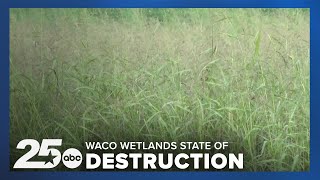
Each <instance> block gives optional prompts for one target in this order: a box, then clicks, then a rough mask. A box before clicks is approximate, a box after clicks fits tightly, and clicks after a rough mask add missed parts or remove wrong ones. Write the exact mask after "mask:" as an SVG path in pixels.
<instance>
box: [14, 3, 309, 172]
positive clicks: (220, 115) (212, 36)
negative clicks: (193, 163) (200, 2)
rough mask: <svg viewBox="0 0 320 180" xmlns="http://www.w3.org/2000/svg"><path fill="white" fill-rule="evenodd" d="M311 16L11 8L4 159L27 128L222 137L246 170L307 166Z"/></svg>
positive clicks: (71, 140) (108, 135)
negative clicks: (239, 154)
mask: <svg viewBox="0 0 320 180" xmlns="http://www.w3.org/2000/svg"><path fill="white" fill-rule="evenodd" d="M309 26H310V20H309V9H11V10H10V160H11V164H12V163H14V162H15V161H16V160H17V159H18V158H19V157H21V156H22V155H23V154H24V153H25V151H21V150H17V149H16V145H17V143H18V142H19V141H21V140H22V139H26V138H31V139H36V140H39V141H41V140H42V139H44V138H51V139H52V138H61V139H63V146H64V147H74V148H78V149H85V145H84V142H85V141H144V142H154V141H169V142H171V141H176V142H181V141H211V142H216V141H228V142H229V143H230V145H229V149H228V151H230V152H231V151H232V152H235V153H236V152H243V153H244V170H245V171H308V170H309V165H310V157H309V156H310V99H309V96H310V84H309V83H310V68H309V65H310V55H309V53H310V31H309ZM60 168H61V169H63V167H60Z"/></svg>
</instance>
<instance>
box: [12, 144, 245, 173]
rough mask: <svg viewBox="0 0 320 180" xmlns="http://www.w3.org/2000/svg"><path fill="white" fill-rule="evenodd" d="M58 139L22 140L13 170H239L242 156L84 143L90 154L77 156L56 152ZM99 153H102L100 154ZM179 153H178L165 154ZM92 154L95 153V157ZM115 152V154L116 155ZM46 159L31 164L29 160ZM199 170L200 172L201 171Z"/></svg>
mask: <svg viewBox="0 0 320 180" xmlns="http://www.w3.org/2000/svg"><path fill="white" fill-rule="evenodd" d="M62 143H63V141H62V139H43V140H42V142H41V144H40V143H39V142H38V141H37V140H34V139H24V140H22V141H20V142H19V143H18V144H17V147H16V148H17V149H20V150H21V149H26V147H27V146H30V147H31V149H30V150H29V151H28V152H27V153H25V154H24V155H23V156H21V157H20V158H19V159H18V160H17V161H16V162H15V164H14V166H13V168H14V169H52V168H55V167H56V166H58V165H59V164H60V163H61V162H62V163H63V164H64V166H65V167H66V168H69V169H75V168H78V167H79V166H80V165H81V164H83V165H84V167H85V169H87V170H94V169H99V170H101V169H103V170H114V169H119V170H126V169H128V168H130V169H131V170H170V169H171V168H175V169H178V170H179V169H180V170H184V169H189V170H190V169H194V170H198V169H204V170H210V169H211V170H212V169H216V170H219V169H226V168H227V169H243V162H244V161H243V158H244V155H243V153H238V154H234V153H228V154H223V153H214V154H210V153H185V152H184V151H185V150H186V151H189V150H196V151H197V150H199V151H203V150H208V151H210V150H225V149H226V148H228V146H229V143H228V142H214V143H213V142H179V143H177V142H150V143H145V142H118V143H117V142H85V146H86V149H87V150H88V151H90V152H84V153H81V152H80V151H79V150H78V149H75V148H69V149H67V150H65V151H64V152H61V151H59V150H58V149H59V147H61V145H62ZM101 150H103V151H105V152H103V153H102V154H101ZM116 150H120V151H121V150H125V151H128V150H130V151H132V150H155V151H159V150H161V151H162V152H163V153H125V152H120V153H114V151H116ZM170 150H179V152H180V153H176V154H174V153H167V152H166V151H170ZM94 151H99V153H95V152H94ZM117 152H118V151H117ZM35 156H39V157H46V160H43V161H35V160H31V159H32V158H33V157H35ZM201 167H202V168H201Z"/></svg>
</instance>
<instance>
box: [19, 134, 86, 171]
mask: <svg viewBox="0 0 320 180" xmlns="http://www.w3.org/2000/svg"><path fill="white" fill-rule="evenodd" d="M61 145H62V139H43V140H42V142H41V145H40V144H39V142H38V141H37V140H34V139H24V140H22V141H20V142H19V143H18V144H17V149H25V148H26V147H27V146H30V147H31V149H30V150H29V151H28V152H27V153H26V154H24V155H23V156H21V157H20V158H19V159H18V160H17V161H16V163H15V164H14V166H13V168H14V169H51V168H54V167H56V166H57V165H58V164H59V163H60V161H61V159H62V162H63V164H64V165H65V166H66V167H67V168H70V169H74V168H77V167H79V166H80V164H81V163H82V154H81V152H80V151H79V150H78V149H75V148H69V149H67V150H66V151H64V152H63V154H62V156H61V152H60V151H59V150H58V149H55V148H54V147H59V146H61ZM35 156H39V157H46V159H47V160H45V161H32V160H30V159H31V158H33V157H35Z"/></svg>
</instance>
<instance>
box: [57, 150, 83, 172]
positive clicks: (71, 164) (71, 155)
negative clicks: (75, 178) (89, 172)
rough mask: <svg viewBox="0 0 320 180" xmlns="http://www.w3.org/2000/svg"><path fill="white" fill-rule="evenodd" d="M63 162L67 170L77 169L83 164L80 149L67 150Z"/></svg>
mask: <svg viewBox="0 0 320 180" xmlns="http://www.w3.org/2000/svg"><path fill="white" fill-rule="evenodd" d="M62 162H63V164H64V165H65V166H66V167H67V168H70V169H74V168H77V167H79V166H80V164H81V163H82V154H81V152H80V151H79V150H78V149H75V148H70V149H67V150H66V151H65V152H64V153H63V155H62Z"/></svg>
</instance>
